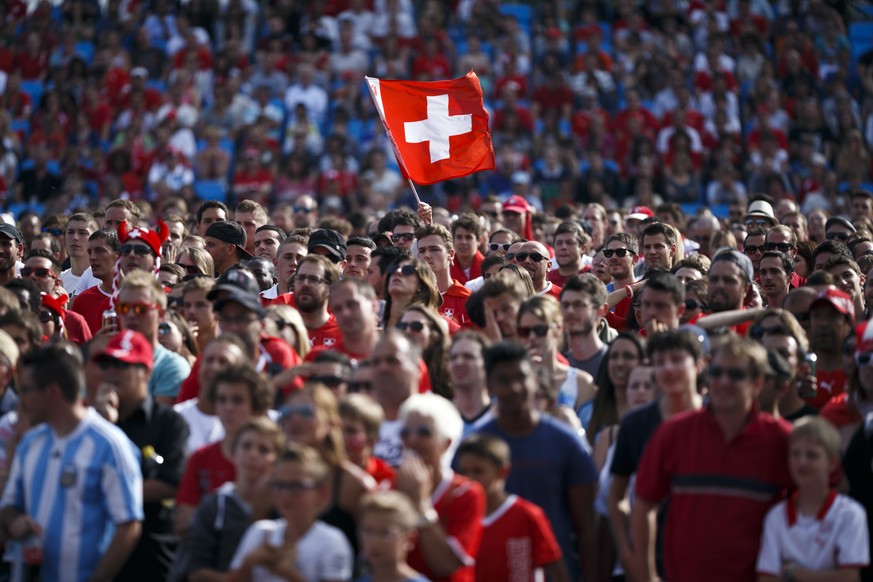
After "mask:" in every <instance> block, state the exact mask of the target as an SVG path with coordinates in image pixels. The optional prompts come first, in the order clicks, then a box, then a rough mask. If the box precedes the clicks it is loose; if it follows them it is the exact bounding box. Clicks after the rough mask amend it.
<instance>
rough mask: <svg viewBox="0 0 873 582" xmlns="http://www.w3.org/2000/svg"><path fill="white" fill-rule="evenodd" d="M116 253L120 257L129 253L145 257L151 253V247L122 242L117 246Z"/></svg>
mask: <svg viewBox="0 0 873 582" xmlns="http://www.w3.org/2000/svg"><path fill="white" fill-rule="evenodd" d="M118 253H119V254H120V255H121V256H122V257H124V256H127V255H129V254H130V253H133V254H135V255H136V256H138V257H145V256H148V255H150V254H152V249H150V248H149V247H147V246H144V245H133V244H124V245H121V246H120V247H118Z"/></svg>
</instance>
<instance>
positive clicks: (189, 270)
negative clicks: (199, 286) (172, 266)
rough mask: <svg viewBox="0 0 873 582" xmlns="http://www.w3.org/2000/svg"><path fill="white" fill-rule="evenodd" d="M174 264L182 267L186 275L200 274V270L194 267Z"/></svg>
mask: <svg viewBox="0 0 873 582" xmlns="http://www.w3.org/2000/svg"><path fill="white" fill-rule="evenodd" d="M176 264H177V265H179V266H180V267H182V268H183V269H185V272H186V273H188V274H189V275H199V274H200V269H199V268H198V267H197V266H196V265H183V264H182V263H176Z"/></svg>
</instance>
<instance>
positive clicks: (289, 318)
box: [267, 305, 310, 359]
mask: <svg viewBox="0 0 873 582" xmlns="http://www.w3.org/2000/svg"><path fill="white" fill-rule="evenodd" d="M267 322H268V325H269V326H271V327H273V328H275V329H273V330H270V329H268V331H267V333H268V334H269V335H272V336H275V337H278V338H280V339H283V340H285V342H286V343H287V344H288V345H289V346H291V347H292V348H294V351H295V352H297V355H299V356H300V357H301V359H302V358H305V357H306V355H307V354H308V353H309V349H310V345H309V339H308V334H307V332H306V326H305V325H304V324H303V317H301V315H300V312H299V311H297V310H296V309H294V308H293V307H291V306H290V305H270V306H269V307H268V308H267Z"/></svg>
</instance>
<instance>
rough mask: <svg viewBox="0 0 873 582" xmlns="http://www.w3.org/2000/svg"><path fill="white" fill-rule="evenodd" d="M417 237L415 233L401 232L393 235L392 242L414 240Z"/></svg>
mask: <svg viewBox="0 0 873 582" xmlns="http://www.w3.org/2000/svg"><path fill="white" fill-rule="evenodd" d="M414 239H415V235H414V234H413V233H411V232H401V233H399V234H392V235H391V242H400V241H407V242H412V241H413V240H414Z"/></svg>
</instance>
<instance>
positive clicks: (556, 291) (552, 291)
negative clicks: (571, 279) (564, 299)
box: [543, 283, 564, 301]
mask: <svg viewBox="0 0 873 582" xmlns="http://www.w3.org/2000/svg"><path fill="white" fill-rule="evenodd" d="M563 290H564V288H563V287H559V286H558V285H555V284H554V283H552V284H551V285H550V286H549V288H548V290H547V291H546V292H545V293H544V294H543V295H550V296H551V297H554V298H555V299H557V300H559V301H560V299H561V291H563Z"/></svg>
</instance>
